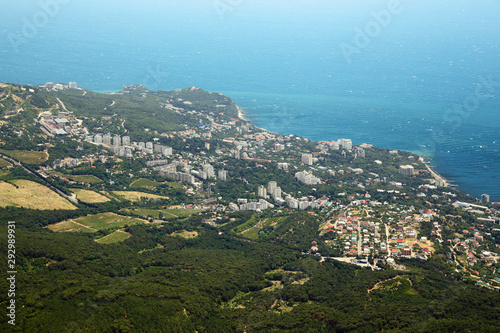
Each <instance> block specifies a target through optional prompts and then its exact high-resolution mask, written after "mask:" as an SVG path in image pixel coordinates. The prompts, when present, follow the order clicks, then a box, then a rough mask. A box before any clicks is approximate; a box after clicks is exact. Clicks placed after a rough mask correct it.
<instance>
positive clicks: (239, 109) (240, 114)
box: [236, 105, 250, 122]
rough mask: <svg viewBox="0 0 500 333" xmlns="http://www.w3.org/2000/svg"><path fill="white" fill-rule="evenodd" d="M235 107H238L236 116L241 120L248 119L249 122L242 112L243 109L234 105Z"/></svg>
mask: <svg viewBox="0 0 500 333" xmlns="http://www.w3.org/2000/svg"><path fill="white" fill-rule="evenodd" d="M236 109H238V118H240V119H241V120H243V121H248V122H250V121H249V120H248V119H247V118H246V117H245V113H244V112H243V109H242V108H240V107H239V106H238V105H236Z"/></svg>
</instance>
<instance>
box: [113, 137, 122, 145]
mask: <svg viewBox="0 0 500 333" xmlns="http://www.w3.org/2000/svg"><path fill="white" fill-rule="evenodd" d="M121 145H122V137H121V136H119V135H115V136H114V137H113V146H115V147H118V146H121Z"/></svg>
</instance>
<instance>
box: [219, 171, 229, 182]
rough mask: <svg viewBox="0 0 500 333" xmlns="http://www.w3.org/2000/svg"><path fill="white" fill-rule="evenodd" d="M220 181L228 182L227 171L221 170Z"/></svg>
mask: <svg viewBox="0 0 500 333" xmlns="http://www.w3.org/2000/svg"><path fill="white" fill-rule="evenodd" d="M219 179H220V180H222V181H224V182H225V181H226V180H227V170H219Z"/></svg>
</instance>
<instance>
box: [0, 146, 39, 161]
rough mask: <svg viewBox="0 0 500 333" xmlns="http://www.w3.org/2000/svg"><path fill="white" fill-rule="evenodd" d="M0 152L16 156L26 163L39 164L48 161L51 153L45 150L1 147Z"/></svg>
mask: <svg viewBox="0 0 500 333" xmlns="http://www.w3.org/2000/svg"><path fill="white" fill-rule="evenodd" d="M0 153H2V154H5V155H7V156H10V157H12V158H15V159H16V160H18V161H21V162H22V163H26V164H39V163H43V162H46V161H47V160H48V159H49V154H48V153H46V152H43V151H28V150H5V149H0Z"/></svg>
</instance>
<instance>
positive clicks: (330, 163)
mask: <svg viewBox="0 0 500 333" xmlns="http://www.w3.org/2000/svg"><path fill="white" fill-rule="evenodd" d="M25 89H26V88H25ZM28 89H29V90H25V91H27V92H29V91H30V90H33V89H42V90H45V91H47V92H49V93H52V92H54V91H74V92H78V94H80V95H81V96H85V95H86V94H87V91H85V90H83V89H79V88H77V86H76V83H74V82H73V83H70V84H69V85H62V84H56V85H54V84H52V83H47V84H45V85H43V86H39V87H33V88H28ZM185 91H186V92H184V91H181V90H178V91H176V92H174V95H173V96H169V97H168V98H160V99H159V105H160V107H161V108H162V109H164V110H168V111H169V112H172V113H174V114H177V115H179V116H186V115H188V116H189V117H191V118H192V119H194V121H192V122H191V123H190V124H188V123H185V124H180V127H181V128H182V129H177V130H171V131H163V132H162V131H159V130H156V129H154V128H148V127H144V128H141V129H139V132H138V131H137V130H136V131H133V132H130V130H129V129H127V126H126V124H127V121H128V120H127V119H125V118H122V117H121V116H120V114H118V113H116V112H114V111H113V113H112V114H110V115H104V116H101V117H97V116H94V115H85V114H79V112H78V110H70V109H68V108H67V106H66V105H65V104H68V102H66V101H64V100H63V98H62V97H57V99H56V103H55V104H54V105H53V106H52V107H50V108H49V109H48V110H40V111H39V112H38V114H37V118H36V119H35V120H36V122H37V125H36V127H37V128H38V129H39V133H38V134H36V135H37V136H38V137H39V138H40V140H45V141H41V143H40V144H39V146H42V147H44V151H45V152H47V154H49V152H50V149H48V148H49V147H50V146H51V145H54V143H55V142H63V143H64V144H66V145H68V144H69V142H71V145H72V146H74V147H75V149H74V151H72V152H71V154H68V156H61V158H56V159H54V160H53V162H52V163H50V164H47V163H45V164H44V165H40V166H36V167H35V168H33V171H34V172H36V173H37V174H38V175H39V176H40V177H41V179H43V180H44V181H48V182H51V183H52V184H53V186H69V187H70V191H71V187H79V188H82V189H86V190H88V191H94V192H95V193H99V195H103V196H105V197H107V198H108V199H109V200H117V198H116V197H113V196H111V195H110V193H119V192H118V187H117V185H118V184H121V185H123V184H126V183H127V182H128V184H133V183H134V182H136V181H139V180H144V179H148V178H149V179H154V181H155V182H156V184H159V180H164V181H166V182H175V183H178V184H179V186H180V187H179V189H180V190H181V191H182V193H183V196H182V197H183V199H182V200H183V201H182V202H175V203H173V204H172V205H171V206H170V207H171V208H173V209H175V208H177V209H192V210H193V211H195V212H204V213H209V214H210V215H211V217H210V218H206V219H204V221H205V222H206V223H208V224H210V225H212V226H215V227H218V226H219V225H220V221H225V220H226V219H227V218H228V216H230V215H231V214H232V213H235V212H243V211H248V212H253V214H254V217H253V218H252V221H251V222H250V223H245V225H244V226H243V227H238V228H236V229H235V230H233V231H232V232H234V233H235V234H237V235H240V236H241V237H243V238H248V239H251V240H252V239H259V238H262V237H266V235H267V233H272V232H273V230H275V229H276V228H277V227H278V226H279V221H280V219H281V218H282V217H284V216H287V215H289V214H293V212H300V211H305V212H306V213H308V214H311V215H313V216H317V217H318V218H319V219H320V220H321V221H322V222H321V226H320V228H319V229H318V230H317V237H318V239H317V240H315V241H314V242H313V243H312V244H311V245H310V247H309V249H308V251H306V252H304V254H305V255H313V256H317V257H319V258H321V260H327V259H328V260H330V259H331V260H339V261H343V262H348V263H352V264H357V265H360V266H366V267H369V268H371V269H380V267H384V266H380V265H379V264H383V265H389V266H392V267H394V268H396V269H401V270H405V265H404V263H402V262H401V260H428V259H429V258H431V257H432V256H433V255H434V254H435V253H436V251H438V252H440V253H445V255H446V256H447V258H448V260H449V261H450V263H451V264H452V265H454V266H455V271H456V273H457V274H461V276H462V277H463V278H472V279H477V283H478V284H480V285H482V286H485V287H487V288H494V289H497V290H498V289H499V287H500V278H499V276H500V275H499V274H498V273H497V270H496V267H497V265H498V264H499V261H498V260H499V258H500V257H499V254H500V245H499V242H498V240H497V238H498V235H499V231H500V226H498V225H499V224H500V213H499V211H498V209H500V204H499V203H490V202H489V197H488V196H487V195H484V196H483V198H482V203H479V202H478V203H475V202H473V201H471V200H470V199H471V198H470V197H469V198H468V197H466V196H464V195H463V194H461V193H460V192H459V191H457V190H456V189H454V188H453V186H450V184H449V183H448V182H447V181H446V180H445V179H443V178H442V177H441V176H440V175H439V174H437V173H436V172H435V171H434V170H432V168H431V167H430V166H429V163H428V161H427V160H426V159H425V158H424V157H422V156H418V155H415V154H411V153H408V152H404V151H398V150H387V149H379V148H376V147H374V146H372V145H371V144H367V143H363V144H354V143H353V142H352V141H351V140H350V139H346V138H340V139H337V140H336V141H321V142H312V141H310V140H307V139H305V138H301V137H299V136H295V135H292V134H288V135H285V134H277V133H271V132H269V131H266V130H263V129H261V128H258V127H256V126H254V125H252V124H251V123H250V122H249V121H247V120H245V118H244V116H243V114H242V110H241V109H239V108H238V107H236V106H235V109H236V112H237V113H236V114H234V115H225V114H224V112H228V110H229V108H230V104H227V103H226V104H217V103H218V102H217V101H218V100H219V98H221V97H220V95H219V94H213V95H210V96H214V98H215V99H216V101H215V104H216V105H215V110H217V111H219V112H218V113H217V112H214V109H211V110H196V109H194V108H193V105H194V104H196V101H194V100H193V101H191V100H188V99H185V98H182V97H181V96H180V95H179V94H183V93H184V94H185V93H196V92H197V91H199V88H189V89H187V90H185ZM150 94H152V93H151V92H150V91H148V90H147V89H146V88H144V87H142V86H131V87H124V91H123V92H120V93H117V94H108V95H107V96H106V97H109V100H111V101H112V102H111V103H109V104H108V105H107V106H105V107H104V110H103V111H105V110H106V109H108V108H109V109H113V107H114V105H115V99H118V97H119V96H123V95H139V96H142V98H146V97H145V96H149V95H150ZM175 94H178V95H179V97H175ZM210 94H211V93H210ZM182 106H184V107H182ZM21 113H22V112H21ZM228 113H229V112H228ZM5 117H9V118H10V117H12V115H11V114H7V113H6V114H5ZM6 119H7V118H6ZM4 126H5V125H4ZM4 128H5V127H4ZM10 130H12V132H13V133H17V134H15V135H17V136H18V137H23V136H26V135H29V128H26V127H20V128H15V126H12V127H11V128H10ZM6 133H7V132H6ZM3 139H4V140H5V138H3ZM140 139H142V140H140ZM2 154H5V155H7V156H8V155H9V154H8V151H7V150H2ZM9 158H13V156H10V157H9ZM124 161H129V162H128V163H129V164H130V165H134V168H136V167H137V166H138V165H140V167H138V168H136V169H134V170H127V169H124V168H123V167H122V165H123V163H124ZM131 163H132V164H131ZM10 167H11V168H12V165H11V166H10ZM99 169H101V170H104V171H103V172H102V173H101V174H98V173H97V172H96V171H97V170H99ZM78 170H80V171H78ZM83 170H85V172H83ZM78 174H88V175H94V176H93V179H92V178H91V177H90V176H89V177H87V181H82V179H81V178H80V181H79V180H78V176H77V175H78ZM101 175H104V176H105V178H103V177H102V176H101ZM89 179H90V180H89ZM96 179H97V181H95V180H96ZM124 179H128V181H124ZM151 183H154V182H153V181H151ZM121 185H120V186H121ZM128 187H130V185H129V186H126V185H125V186H123V188H121V189H120V190H122V191H123V190H128ZM111 190H112V191H113V192H111ZM142 190H144V189H142ZM149 190H150V191H149V192H151V193H153V192H154V193H155V194H157V195H163V194H164V193H162V192H161V190H160V189H159V188H158V187H157V186H155V187H150V188H149ZM152 190H153V191H152ZM75 197H76V196H75ZM144 197H145V198H147V197H148V195H147V193H145V194H144ZM150 198H151V196H150ZM186 200H188V201H187V202H186ZM463 200H468V202H463ZM144 204H145V205H146V206H148V208H152V210H154V209H155V208H154V207H158V204H155V200H153V201H151V200H148V201H147V203H144ZM166 204H167V205H168V203H167V202H165V201H162V202H161V203H159V205H160V206H161V207H165V205H166ZM155 205H156V206H155ZM156 209H157V208H156ZM152 210H151V209H150V211H152ZM122 211H123V210H122ZM460 212H462V213H464V214H466V216H467V218H465V217H464V216H462V215H461V213H460ZM139 215H141V214H139ZM142 217H143V218H148V219H149V220H150V221H151V222H155V223H163V222H165V221H164V219H165V216H163V218H161V217H151V215H149V214H146V215H144V216H142ZM320 240H321V241H320Z"/></svg>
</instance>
